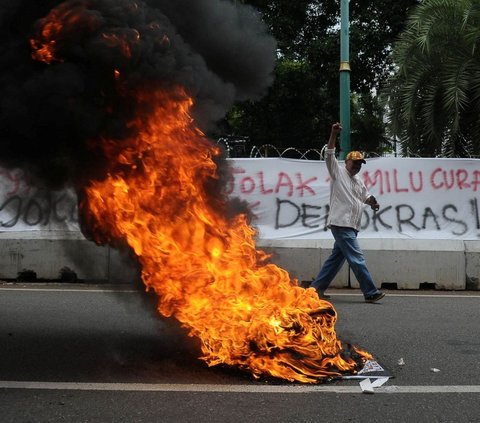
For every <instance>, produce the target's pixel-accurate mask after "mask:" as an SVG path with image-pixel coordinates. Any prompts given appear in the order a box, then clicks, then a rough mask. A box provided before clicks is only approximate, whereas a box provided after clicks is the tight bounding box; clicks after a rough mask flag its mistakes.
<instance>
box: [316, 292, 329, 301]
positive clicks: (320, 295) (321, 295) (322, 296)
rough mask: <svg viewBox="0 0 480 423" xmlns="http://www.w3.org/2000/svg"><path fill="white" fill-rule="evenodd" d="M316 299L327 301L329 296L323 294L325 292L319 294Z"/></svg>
mask: <svg viewBox="0 0 480 423" xmlns="http://www.w3.org/2000/svg"><path fill="white" fill-rule="evenodd" d="M318 297H319V298H321V299H322V300H329V299H330V295H327V294H325V292H319V293H318Z"/></svg>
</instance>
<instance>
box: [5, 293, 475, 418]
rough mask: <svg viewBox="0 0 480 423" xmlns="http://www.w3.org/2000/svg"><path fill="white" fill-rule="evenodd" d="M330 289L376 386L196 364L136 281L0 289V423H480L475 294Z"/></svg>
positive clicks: (180, 334)
mask: <svg viewBox="0 0 480 423" xmlns="http://www.w3.org/2000/svg"><path fill="white" fill-rule="evenodd" d="M331 294H332V303H333V304H334V306H335V308H336V309H337V312H338V322H337V326H336V328H337V333H338V336H339V337H340V338H341V339H342V340H344V341H346V342H351V343H354V344H357V345H360V346H361V347H363V348H364V349H366V350H367V351H369V352H370V353H372V354H373V355H374V357H375V359H376V360H377V361H378V362H379V363H380V364H381V365H382V366H384V368H385V369H386V370H387V371H388V372H389V373H390V374H391V375H392V376H393V377H392V378H390V379H389V380H388V382H387V383H386V384H385V385H383V386H382V387H380V388H375V389H374V394H365V393H362V391H361V389H360V386H359V381H358V380H338V381H333V382H329V383H325V384H321V385H303V384H291V383H287V382H281V381H271V380H270V381H267V380H260V381H256V380H253V379H252V378H251V377H250V375H248V374H245V373H242V372H239V371H238V370H236V369H226V368H208V367H207V366H206V365H205V364H203V362H201V361H200V360H198V359H197V358H196V357H197V355H198V345H197V344H196V340H195V339H191V338H189V337H187V336H186V334H185V332H184V330H183V329H182V328H180V327H179V326H178V325H177V324H176V323H175V322H174V321H173V320H169V319H163V318H161V317H160V316H159V315H157V314H156V312H155V297H154V296H152V295H148V294H146V293H144V292H142V291H139V290H138V289H137V288H135V287H132V288H129V287H125V286H123V287H111V286H110V287H106V286H102V285H97V286H92V285H90V286H85V285H54V284H44V285H37V284H3V285H0V421H1V422H2V423H7V422H175V423H177V422H179V423H181V422H195V423H197V422H227V423H228V422H232V423H233V422H235V423H237V422H333V421H336V422H480V329H479V320H480V292H470V293H468V292H467V293H465V292H431V291H415V292H413V291H410V292H405V291H389V292H388V293H387V297H386V298H385V299H384V300H382V302H381V303H380V304H366V303H364V302H363V301H362V297H361V296H360V295H359V293H358V291H356V290H338V291H332V292H331ZM402 363H403V364H402Z"/></svg>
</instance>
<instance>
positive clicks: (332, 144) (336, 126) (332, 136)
mask: <svg viewBox="0 0 480 423" xmlns="http://www.w3.org/2000/svg"><path fill="white" fill-rule="evenodd" d="M341 131H342V125H340V124H339V123H338V122H336V123H334V124H333V125H332V129H331V131H330V138H329V139H328V144H327V148H329V149H332V148H335V144H336V142H337V135H338V134H339V133H340V132H341Z"/></svg>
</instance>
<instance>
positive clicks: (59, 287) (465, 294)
mask: <svg viewBox="0 0 480 423" xmlns="http://www.w3.org/2000/svg"><path fill="white" fill-rule="evenodd" d="M31 285H32V286H25V285H23V286H15V285H13V284H2V283H1V282H0V290H5V291H32V292H39V291H53V292H88V293H91V292H101V293H103V292H119V293H129V294H144V293H145V291H143V290H141V289H131V288H127V287H125V288H115V287H112V286H110V287H106V288H100V286H101V285H93V284H92V285H88V284H87V285H84V286H82V288H75V287H73V286H72V285H69V284H61V283H59V284H53V285H52V284H48V283H45V284H37V285H36V284H35V283H33V282H32V283H31ZM386 292H387V296H386V297H385V300H387V299H388V297H427V298H480V292H479V293H478V294H477V293H473V292H472V291H459V293H458V294H447V293H445V291H435V294H424V293H421V294H415V293H414V292H411V291H409V292H405V293H402V292H401V290H400V291H396V292H392V291H388V290H387V291H386ZM329 295H331V296H332V299H333V298H334V297H344V296H347V297H355V296H356V297H361V296H363V294H362V293H361V292H360V291H358V292H332V293H329Z"/></svg>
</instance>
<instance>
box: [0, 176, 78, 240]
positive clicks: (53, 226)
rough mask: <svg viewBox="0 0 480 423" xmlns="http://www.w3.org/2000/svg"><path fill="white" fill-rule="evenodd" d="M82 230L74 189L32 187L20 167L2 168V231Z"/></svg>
mask: <svg viewBox="0 0 480 423" xmlns="http://www.w3.org/2000/svg"><path fill="white" fill-rule="evenodd" d="M32 230H36V231H38V230H42V231H55V230H57V231H58V230H62V231H79V230H80V229H79V225H78V209H77V197H76V194H75V192H74V191H73V190H63V191H48V190H43V189H37V188H33V187H31V186H29V185H28V184H27V183H26V181H25V178H24V175H23V172H22V171H21V170H19V169H13V170H7V169H2V168H0V232H7V231H14V232H24V231H32Z"/></svg>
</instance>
